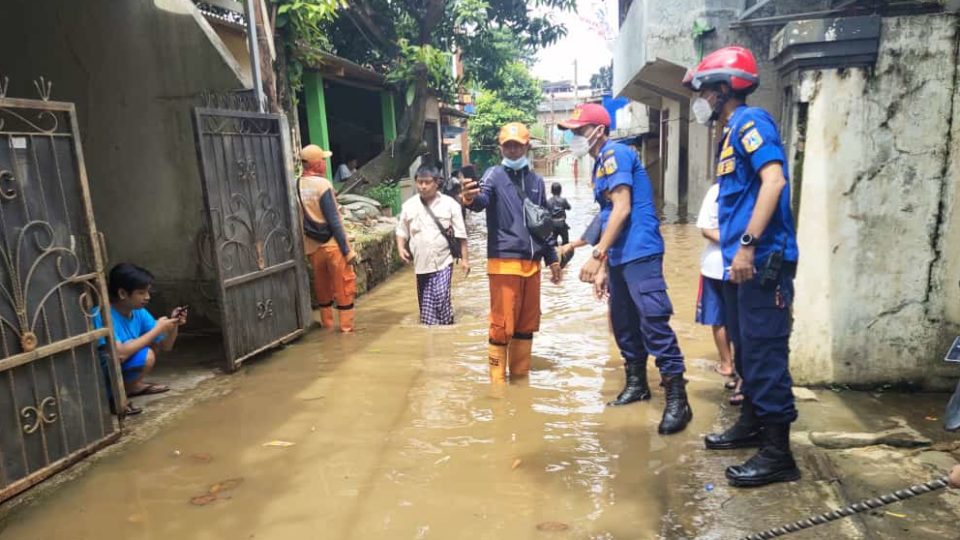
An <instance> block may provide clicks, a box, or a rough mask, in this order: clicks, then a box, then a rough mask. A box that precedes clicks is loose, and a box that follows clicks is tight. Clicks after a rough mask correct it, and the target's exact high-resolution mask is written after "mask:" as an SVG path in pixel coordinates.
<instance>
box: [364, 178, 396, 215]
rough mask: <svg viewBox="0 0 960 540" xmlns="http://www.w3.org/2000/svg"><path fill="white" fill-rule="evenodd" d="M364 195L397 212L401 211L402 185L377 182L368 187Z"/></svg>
mask: <svg viewBox="0 0 960 540" xmlns="http://www.w3.org/2000/svg"><path fill="white" fill-rule="evenodd" d="M364 195H366V196H367V197H370V198H371V199H373V200H375V201H377V202H378V203H380V204H382V205H383V206H386V207H389V208H391V209H392V210H393V212H394V213H395V214H396V213H399V212H400V205H401V204H403V201H401V200H400V186H399V185H398V184H396V183H393V184H389V183H383V184H377V185H375V186H373V187H371V188H370V189H368V190H367V192H366V193H365V194H364Z"/></svg>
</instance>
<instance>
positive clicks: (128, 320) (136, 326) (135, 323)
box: [93, 306, 164, 345]
mask: <svg viewBox="0 0 960 540" xmlns="http://www.w3.org/2000/svg"><path fill="white" fill-rule="evenodd" d="M110 317H111V318H112V319H113V339H114V340H115V341H117V343H126V342H128V341H130V340H132V339H137V338H138V337H140V336H142V335H144V334H146V333H147V332H149V331H151V330H153V328H154V327H155V326H157V320H156V319H154V318H153V315H151V314H150V312H149V311H147V310H146V309H143V308H141V309H135V310H133V311H132V312H130V316H129V317H125V316H124V315H123V314H122V313H120V312H119V311H117V310H116V309H114V308H113V306H111V307H110ZM93 326H94V328H103V318H102V317H101V316H100V312H99V311H97V313H96V314H95V315H94V316H93ZM163 339H164V336H163V335H160V336H158V337H157V339H155V340H154V343H159V342H161V341H163ZM100 345H106V342H105V341H104V340H103V339H102V338H101V339H100Z"/></svg>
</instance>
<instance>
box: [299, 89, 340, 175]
mask: <svg viewBox="0 0 960 540" xmlns="http://www.w3.org/2000/svg"><path fill="white" fill-rule="evenodd" d="M303 95H304V99H305V100H306V102H307V127H308V129H309V130H310V142H311V143H313V144H315V145H317V146H319V147H321V148H323V149H324V150H329V149H330V134H329V132H328V131H327V104H326V99H325V98H324V94H323V77H321V76H320V74H319V73H317V72H315V71H307V72H304V74H303ZM327 178H328V179H330V180H333V162H332V161H331V160H330V159H329V158H327Z"/></svg>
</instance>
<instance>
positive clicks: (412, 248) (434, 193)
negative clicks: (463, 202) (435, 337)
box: [397, 165, 470, 325]
mask: <svg viewBox="0 0 960 540" xmlns="http://www.w3.org/2000/svg"><path fill="white" fill-rule="evenodd" d="M416 184H417V195H414V196H413V197H410V198H409V199H407V201H406V202H404V203H403V208H402V210H401V211H400V216H399V218H398V219H397V251H398V252H399V253H400V258H401V259H402V260H403V262H405V263H407V264H410V263H411V262H412V263H413V269H414V272H415V273H416V274H417V301H418V302H419V304H420V323H421V324H429V325H434V324H453V303H452V301H451V297H450V287H451V285H452V283H453V264H454V262H455V261H458V264H459V265H460V268H461V269H463V275H464V277H466V276H467V275H469V274H470V263H469V259H468V258H467V229H466V227H464V224H463V212H462V210H461V207H460V203H459V202H457V201H456V200H454V199H453V198H451V197H448V196H447V195H444V194H442V193H439V190H440V173H439V172H438V171H437V169H435V168H433V167H430V166H427V165H425V166H422V167H420V168H419V169H418V170H417V176H416Z"/></svg>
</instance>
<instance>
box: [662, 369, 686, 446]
mask: <svg viewBox="0 0 960 540" xmlns="http://www.w3.org/2000/svg"><path fill="white" fill-rule="evenodd" d="M660 385H661V386H663V388H664V389H665V390H666V394H667V404H666V406H665V407H664V408H663V419H662V420H660V426H659V427H657V432H659V433H660V434H661V435H669V434H671V433H677V432H679V431H683V428H685V427H687V424H689V423H690V420H693V410H692V409H691V408H690V403H689V402H687V388H686V385H687V382H686V381H684V380H683V375H670V376H667V377H664V378H663V382H661V383H660Z"/></svg>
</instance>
